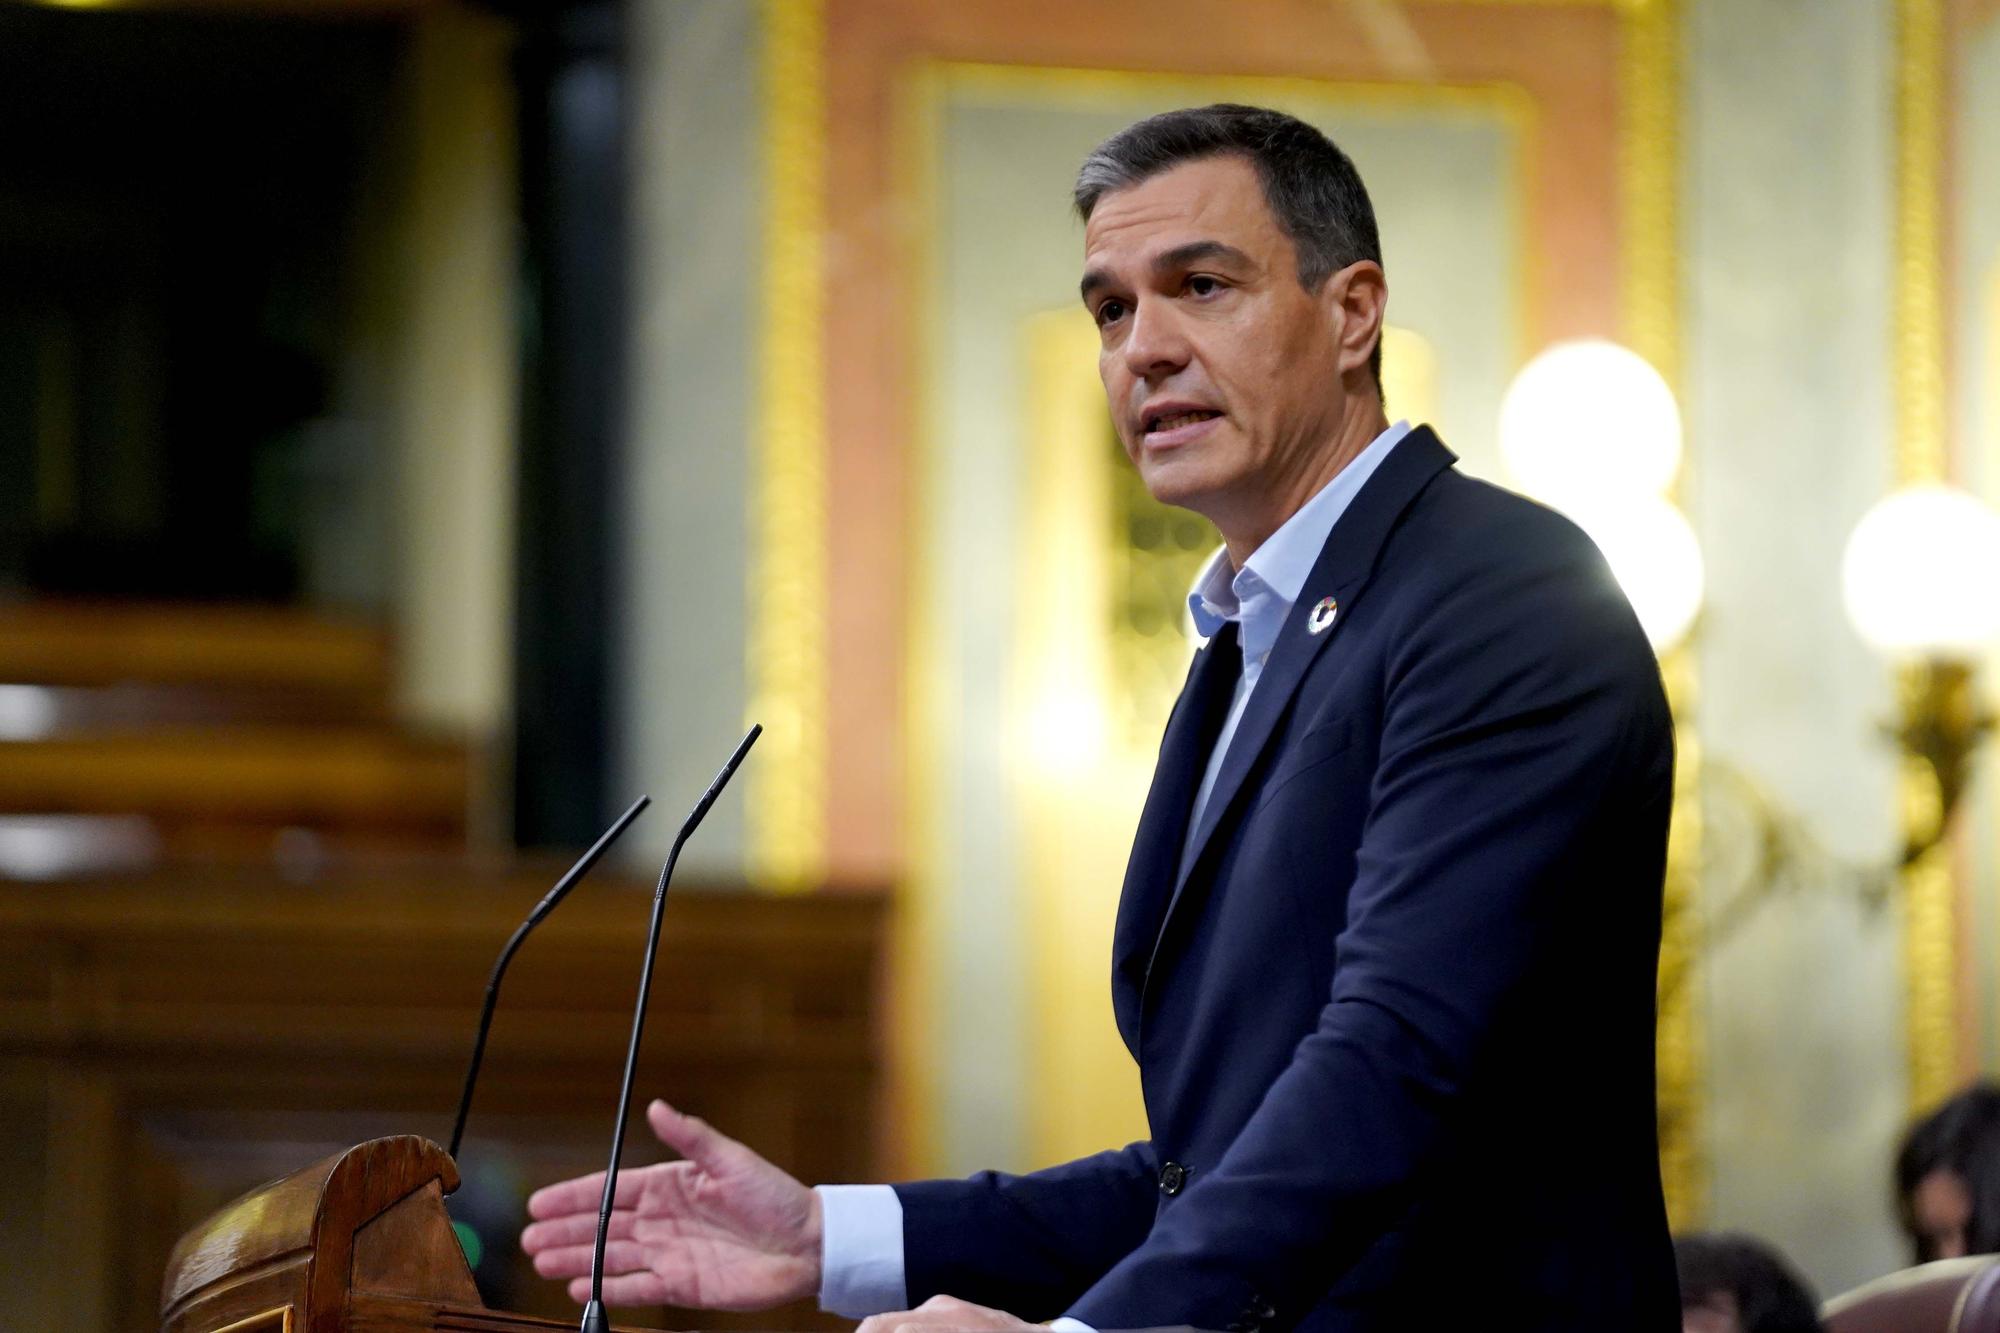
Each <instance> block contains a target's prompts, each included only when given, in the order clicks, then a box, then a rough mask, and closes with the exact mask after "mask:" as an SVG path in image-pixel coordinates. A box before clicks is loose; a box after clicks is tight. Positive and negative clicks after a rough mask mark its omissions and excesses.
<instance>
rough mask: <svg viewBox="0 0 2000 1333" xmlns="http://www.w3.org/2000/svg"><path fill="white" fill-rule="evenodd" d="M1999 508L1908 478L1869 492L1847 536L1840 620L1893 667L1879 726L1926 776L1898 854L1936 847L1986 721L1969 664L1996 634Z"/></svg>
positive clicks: (1909, 855)
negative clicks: (1889, 703)
mask: <svg viewBox="0 0 2000 1333" xmlns="http://www.w3.org/2000/svg"><path fill="white" fill-rule="evenodd" d="M1996 571H2000V514H1996V513H1995V512H1994V511H1993V510H1992V508H1990V507H1989V506H1988V505H1986V504H1985V503H1983V502H1982V501H1980V500H1979V499H1978V498H1976V497H1975V496H1972V495H1970V494H1968V493H1966V492H1965V491H1962V490H1959V489H1958V488H1957V487H1953V486H1939V485H1921V486H1909V487H1905V488H1903V489H1902V490H1899V491H1896V492H1894V493H1893V494H1891V495H1888V496H1886V497H1884V498H1883V499H1882V500H1880V501H1878V502H1877V503H1876V505H1875V506H1874V507H1873V508H1872V509H1870V510H1869V511H1868V512H1867V513H1866V514H1864V515H1862V517H1861V521H1860V522H1859V523H1857V524H1855V525H1854V532H1853V534H1852V535H1851V536H1850V537H1849V538H1848V539H1847V551H1846V554H1845V556H1844V557H1843V559H1842V561H1841V571H1840V572H1841V586H1842V592H1843V594H1844V596H1845V598H1846V602H1847V615H1848V619H1849V620H1851V621H1852V622H1853V623H1854V628H1855V630H1856V631H1857V632H1858V633H1859V634H1860V635H1861V637H1862V638H1863V639H1864V640H1866V641H1867V642H1868V643H1869V644H1870V645H1871V646H1872V647H1874V648H1875V649H1876V650H1877V651H1878V652H1881V653H1883V654H1884V655H1885V656H1887V657H1889V658H1890V659H1891V660H1892V661H1894V662H1895V663H1896V664H1897V666H1898V668H1899V670H1898V676H1899V680H1898V690H1897V694H1898V704H1899V709H1900V716H1899V718H1898V719H1897V721H1896V722H1894V723H1892V724H1889V725H1887V726H1885V727H1884V728H1883V729H1884V730H1885V731H1886V732H1887V733H1888V734H1889V735H1890V736H1891V737H1892V738H1894V739H1895V741H1896V742H1897V744H1898V745H1899V746H1900V747H1901V748H1902V752H1903V756H1904V762H1905V764H1906V765H1909V766H1911V767H1912V768H1913V769H1914V771H1916V772H1918V773H1920V774H1922V775H1923V776H1924V777H1925V778H1926V779H1927V780H1926V781H1925V782H1924V784H1923V786H1922V788H1921V790H1922V791H1923V792H1924V795H1923V797H1922V799H1921V800H1919V801H1918V802H1916V805H1917V808H1915V809H1912V810H1909V811H1906V812H1905V818H1906V823H1907V825H1908V833H1907V836H1906V841H1905V843H1904V846H1903V852H1902V864H1903V865H1905V866H1908V865H1910V864H1911V863H1913V862H1915V861H1917V860H1918V859H1919V858H1921V857H1922V856H1923V855H1924V854H1925V853H1926V852H1928V851H1930V850H1931V849H1932V848H1933V847H1935V846H1937V844H1938V843H1939V842H1941V841H1942V840H1943V838H1944V836H1945V832H1946V830H1947V829H1948V828H1949V827H1950V824H1951V816H1952V812H1953V811H1954V810H1955V809H1957V807H1958V801H1959V798H1960V796H1962V795H1963V794H1964V792H1965V783H1966V779H1967V776H1968V773H1969V770H1970V767H1971V762H1972V755H1973V752H1974V751H1975V750H1977V749H1978V747H1979V742H1980V741H1981V740H1982V739H1983V738H1984V736H1985V735H1986V733H1987V732H1988V731H1990V730H1991V729H1992V727H1993V717H1992V716H1991V715H1990V714H1989V713H1987V712H1986V710H1985V709H1984V708H1983V707H1982V706H1981V705H1980V703H1979V699H1978V694H1977V692H1976V690H1975V689H1974V685H1973V667H1974V664H1975V663H1976V661H1977V660H1978V657H1979V655H1980V654H1981V652H1982V651H1983V650H1984V649H1985V648H1986V646H1987V645H1988V644H1989V643H1990V642H1991V641H1992V640H1993V638H1994V637H1995V636H1996V635H2000V589H1996V588H1995V585H1994V578H1995V573H1996Z"/></svg>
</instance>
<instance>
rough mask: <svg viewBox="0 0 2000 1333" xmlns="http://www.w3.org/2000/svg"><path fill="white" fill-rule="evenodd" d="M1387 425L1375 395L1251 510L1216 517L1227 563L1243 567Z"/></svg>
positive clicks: (1235, 566)
mask: <svg viewBox="0 0 2000 1333" xmlns="http://www.w3.org/2000/svg"><path fill="white" fill-rule="evenodd" d="M1387 429H1389V417H1388V414H1387V413H1386V412H1385V411H1384V410H1383V406H1382V401H1381V399H1379V398H1377V399H1374V400H1372V401H1371V402H1370V403H1369V404H1368V407H1367V409H1366V410H1362V411H1357V412H1352V413H1349V414H1348V415H1347V416H1346V417H1345V418H1344V419H1343V420H1342V422H1341V425H1340V429H1339V430H1338V431H1337V432H1336V433H1335V435H1334V438H1333V442H1332V443H1331V444H1330V445H1329V446H1328V447H1327V448H1325V449H1323V450H1321V451H1320V452H1319V453H1317V454H1315V455H1313V457H1312V462H1311V465H1310V466H1308V467H1305V468H1301V469H1300V470H1299V472H1298V473H1297V475H1296V476H1294V477H1290V478H1287V479H1284V480H1283V481H1282V482H1281V483H1280V485H1279V486H1277V487H1275V488H1274V489H1273V492H1272V494H1270V495H1269V496H1267V497H1262V498H1263V499H1264V500H1265V501H1266V503H1263V504H1260V505H1259V506H1257V508H1256V511H1255V512H1254V513H1252V514H1245V515H1244V516H1243V517H1242V518H1241V519H1236V518H1235V516H1233V515H1232V516H1231V519H1232V521H1230V522H1227V523H1225V522H1224V521H1223V520H1222V519H1220V518H1218V519H1217V520H1216V527H1217V529H1218V530H1219V531H1220V532H1221V534H1222V544H1223V545H1224V546H1225V547H1226V548H1228V551H1229V564H1230V566H1231V567H1232V568H1234V569H1241V568H1243V562H1244V561H1246V560H1248V559H1249V558H1250V557H1251V556H1252V555H1253V554H1255V553H1256V550H1257V548H1258V547H1260V546H1262V545H1263V544H1264V543H1265V542H1267V541H1269V540H1270V539H1271V534H1272V533H1274V532H1276V531H1277V530H1278V529H1279V528H1282V527H1283V526H1285V522H1286V520H1287V519H1289V518H1291V516H1292V515H1294V514H1296V513H1298V512H1299V510H1301V509H1303V508H1304V507H1305V503H1306V501H1308V500H1310V499H1312V498H1313V497H1314V496H1315V495H1318V494H1319V493H1320V490H1321V489H1322V488H1323V487H1325V485H1326V484H1327V483H1328V482H1330V481H1332V480H1333V479H1334V478H1335V477H1337V476H1339V475H1340V471H1341V469H1342V468H1344V467H1346V466H1347V465H1348V464H1349V463H1352V462H1353V461H1354V460H1355V459H1356V458H1357V457H1359V456H1360V454H1361V451H1362V450H1364V449H1366V448H1367V447H1368V446H1369V444H1370V443H1371V442H1373V441H1374V439H1375V437H1376V436H1378V435H1380V434H1381V433H1382V432H1383V431H1385V430H1387Z"/></svg>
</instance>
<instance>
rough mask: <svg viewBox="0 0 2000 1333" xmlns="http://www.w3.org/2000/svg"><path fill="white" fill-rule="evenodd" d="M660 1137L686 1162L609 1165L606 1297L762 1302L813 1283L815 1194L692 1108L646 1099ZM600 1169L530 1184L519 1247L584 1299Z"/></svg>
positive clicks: (777, 1301) (811, 1288)
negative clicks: (613, 1174)
mask: <svg viewBox="0 0 2000 1333" xmlns="http://www.w3.org/2000/svg"><path fill="white" fill-rule="evenodd" d="M646 1121H647V1123H648V1124H649V1125H651V1126H652V1129H653V1133H654V1134H655V1135H656V1136H657V1137H658V1138H659V1140H660V1142H662V1143H664V1144H666V1145H667V1146H668V1147H669V1148H672V1149H673V1150H674V1151H676V1152H678V1153H679V1154H680V1155H681V1156H682V1157H683V1158H684V1159H685V1160H684V1161H679V1162H664V1163H661V1164H660V1165H657V1166H648V1167H641V1168H639V1169H638V1170H634V1171H624V1170H621V1171H620V1172H619V1173H618V1195H617V1197H616V1199H614V1200H613V1201H612V1212H611V1229H610V1232H609V1233H608V1235H607V1237H606V1240H605V1247H604V1302H605V1304H607V1305H680V1306H687V1307H689V1308H693V1309H703V1310H763V1309H768V1308H769V1307H771V1306H773V1305H783V1304H784V1303H785V1302H787V1301H794V1300H801V1299H804V1298H805V1297H808V1296H812V1295H814V1294H815V1293H817V1292H818V1291H819V1283H820V1206H819V1195H817V1194H815V1193H814V1192H813V1191H811V1190H809V1189H807V1188H806V1187H805V1186H804V1185H802V1184H800V1183H799V1182H798V1181H796V1180H794V1179H793V1178H792V1177H791V1176H789V1175H786V1174H785V1173H784V1172H783V1171H780V1170H779V1169H778V1168H777V1167H775V1166H773V1165H771V1164H770V1163H769V1162H767V1161H765V1160H764V1159H763V1158H762V1157H759V1156H758V1155H757V1154H756V1153H754V1152H752V1151H751V1150H750V1149H748V1148H746V1147H744V1146H743V1145H742V1144H740V1143H738V1142H736V1141H735V1140H734V1139H731V1138H728V1137H726V1136H724V1135H722V1134H720V1133H717V1132H716V1131H715V1130H714V1129H712V1128H710V1127H709V1126H708V1125H707V1124H705V1123H703V1122H702V1121H700V1120H697V1119H695V1118H694V1117H693V1116H689V1115H682V1114H681V1113H680V1112H679V1111H676V1110H675V1109H674V1108H673V1107H671V1106H669V1105H667V1104H666V1103H665V1102H662V1101H656V1102H654V1103H652V1105H650V1106H648V1107H647V1108H646ZM603 1197H604V1173H603V1172H602V1171H599V1172H597V1173H595V1174H593V1175H588V1176H578V1177H577V1178H576V1179H574V1180H565V1181H563V1182H562V1183H561V1184H559V1185H550V1186H549V1187H548V1188H546V1189H540V1190H537V1191H535V1193H534V1194H533V1195H531V1196H530V1197H529V1199H528V1214H529V1216H531V1217H533V1218H534V1219H535V1221H534V1222H532V1223H530V1224H529V1225H528V1227H527V1228H526V1229H524V1230H523V1231H522V1232H521V1248H522V1249H523V1250H525V1251H527V1252H528V1254H529V1255H530V1256H531V1257H532V1258H533V1259H534V1261H535V1271H536V1272H537V1273H540V1274H541V1275H542V1276H543V1277H551V1278H569V1279H570V1284H569V1294H570V1297H571V1299H573V1300H576V1301H579V1302H581V1301H587V1300H589V1299H590V1255H591V1248H592V1245H593V1244H594V1242H595V1241H596V1238H597V1209H598V1205H599V1204H600V1203H601V1202H602V1200H603Z"/></svg>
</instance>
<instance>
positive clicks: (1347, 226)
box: [1075, 102, 1382, 389]
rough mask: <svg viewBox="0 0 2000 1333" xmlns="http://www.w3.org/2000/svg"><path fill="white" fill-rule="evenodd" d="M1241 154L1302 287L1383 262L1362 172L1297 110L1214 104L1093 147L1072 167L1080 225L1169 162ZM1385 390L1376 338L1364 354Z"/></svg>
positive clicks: (1164, 117) (1157, 119) (1168, 115)
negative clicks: (1294, 259)
mask: <svg viewBox="0 0 2000 1333" xmlns="http://www.w3.org/2000/svg"><path fill="white" fill-rule="evenodd" d="M1224 156H1236V157H1243V158H1247V159H1248V160H1249V162H1250V165H1251V166H1252V167H1254V168H1256V171H1257V179H1258V181H1259V182H1260V183H1261V184H1262V185H1263V187H1264V202H1265V204H1266V205H1267V206H1269V208H1270V210H1271V215H1272V216H1273V217H1274V218H1276V219H1277V222H1278V226H1279V228H1280V229H1281V230H1282V231H1283V232H1284V233H1285V235H1286V236H1287V237H1289V238H1290V239H1291V242H1292V245H1293V247H1294V248H1296V249H1297V250H1298V252H1299V285H1300V286H1302V287H1304V288H1305V289H1306V290H1307V291H1312V290H1314V289H1316V288H1317V287H1318V286H1319V285H1320V284H1321V283H1323V282H1325V281H1326V280H1327V279H1328V278H1329V277H1331V276H1332V275H1333V274H1335V273H1337V272H1339V271H1340V270H1341V269H1344V268H1346V267H1347V266H1348V265H1349V264H1354V263H1359V262H1360V261H1361V260H1364V259H1366V260H1369V261H1371V262H1373V263H1376V264H1380V263H1381V262H1382V240H1381V237H1380V236H1379V235H1378V234H1377V233H1376V230H1375V208H1374V205H1372V204H1370V203H1369V202H1368V190H1367V188H1366V187H1365V186H1363V185H1362V184H1361V173H1359V172H1357V171H1356V170H1355V169H1354V163H1353V162H1352V161H1351V160H1349V158H1348V156H1347V154H1345V153H1343V152H1341V151H1340V149H1339V147H1338V146H1336V145H1335V144H1334V142H1333V140H1331V139H1329V138H1327V137H1326V136H1325V135H1324V134H1321V133H1320V132H1319V131H1318V130H1316V129H1314V128H1313V127H1312V126H1310V125H1308V124H1306V123H1305V122H1304V121H1303V120H1300V119H1299V118H1298V117H1296V116H1288V115H1286V114H1285V113H1284V112H1282V111H1268V110H1266V109H1264V108H1263V107H1255V106H1239V105H1237V104H1235V103H1233V102H1218V103H1216V104H1215V105H1214V106H1203V107H1189V108H1187V109H1185V110H1181V111H1168V112H1164V113H1162V114H1160V115H1157V116H1148V117H1147V118H1146V119H1144V120H1142V121H1140V122H1139V123H1137V124H1136V125H1129V126H1127V127H1126V128H1124V129H1122V130H1120V131H1118V133H1116V134H1114V135H1112V136H1111V137H1110V138H1109V139H1106V140H1105V141H1104V142H1103V143H1101V144H1099V145H1097V147H1096V148H1094V149H1093V150H1091V154H1090V156H1089V157H1086V158H1085V159H1084V160H1083V165H1082V166H1081V167H1079V168H1078V169H1077V173H1076V193H1075V199H1076V211H1077V215H1078V216H1079V217H1081V218H1082V219H1083V220H1084V221H1085V222H1088V221H1090V213H1091V210H1092V209H1094V208H1096V207H1097V201H1098V200H1100V199H1102V198H1103V197H1104V196H1105V195H1106V194H1109V193H1110V192H1112V191H1114V190H1122V189H1125V188H1126V187H1127V186H1131V185H1137V184H1139V183H1140V182H1141V181H1144V180H1148V179H1150V178H1151V177H1153V176H1157V175H1159V174H1160V173H1161V172H1163V171H1165V170H1167V169H1168V168H1170V167H1176V166H1179V165H1181V164H1182V163H1184V162H1193V161H1197V160H1199V159H1201V158H1208V157H1224ZM1368 370H1369V373H1370V374H1372V375H1373V376H1374V377H1375V387H1376V388H1377V389H1380V388H1381V387H1382V340H1381V337H1380V335H1379V334H1378V335H1377V337H1376V340H1375V348H1374V350H1373V351H1372V352H1370V353H1369V355H1368Z"/></svg>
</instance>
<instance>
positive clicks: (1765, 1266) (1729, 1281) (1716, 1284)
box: [1674, 1232, 1820, 1333]
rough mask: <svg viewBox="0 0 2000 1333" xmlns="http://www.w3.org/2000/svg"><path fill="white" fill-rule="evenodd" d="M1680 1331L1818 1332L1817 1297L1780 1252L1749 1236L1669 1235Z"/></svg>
mask: <svg viewBox="0 0 2000 1333" xmlns="http://www.w3.org/2000/svg"><path fill="white" fill-rule="evenodd" d="M1674 1267H1675V1268H1676V1269H1677V1270H1678V1271H1679V1274H1680V1282H1681V1329H1682V1333H1819V1328H1820V1322H1819V1300H1818V1298H1817V1297H1815V1296H1814V1295H1813V1291H1812V1288H1811V1287H1810V1286H1808V1285H1807V1284H1806V1280H1805V1279H1804V1278H1803V1277H1801V1276H1799V1273H1798V1270H1797V1269H1795V1268H1793V1267H1792V1265H1791V1263H1790V1262H1789V1261H1788V1260H1787V1259H1786V1258H1785V1256H1784V1255H1782V1254H1780V1253H1778V1251H1777V1250H1776V1249H1775V1248H1774V1247H1772V1246H1770V1245H1767V1244H1765V1243H1764V1242H1763V1241H1761V1240H1757V1239H1756V1238H1755V1237H1752V1236H1745V1235H1740V1234H1737V1233H1733V1232H1695V1233H1694V1234H1692V1235H1686V1236H1677V1237H1675V1239H1674Z"/></svg>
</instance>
